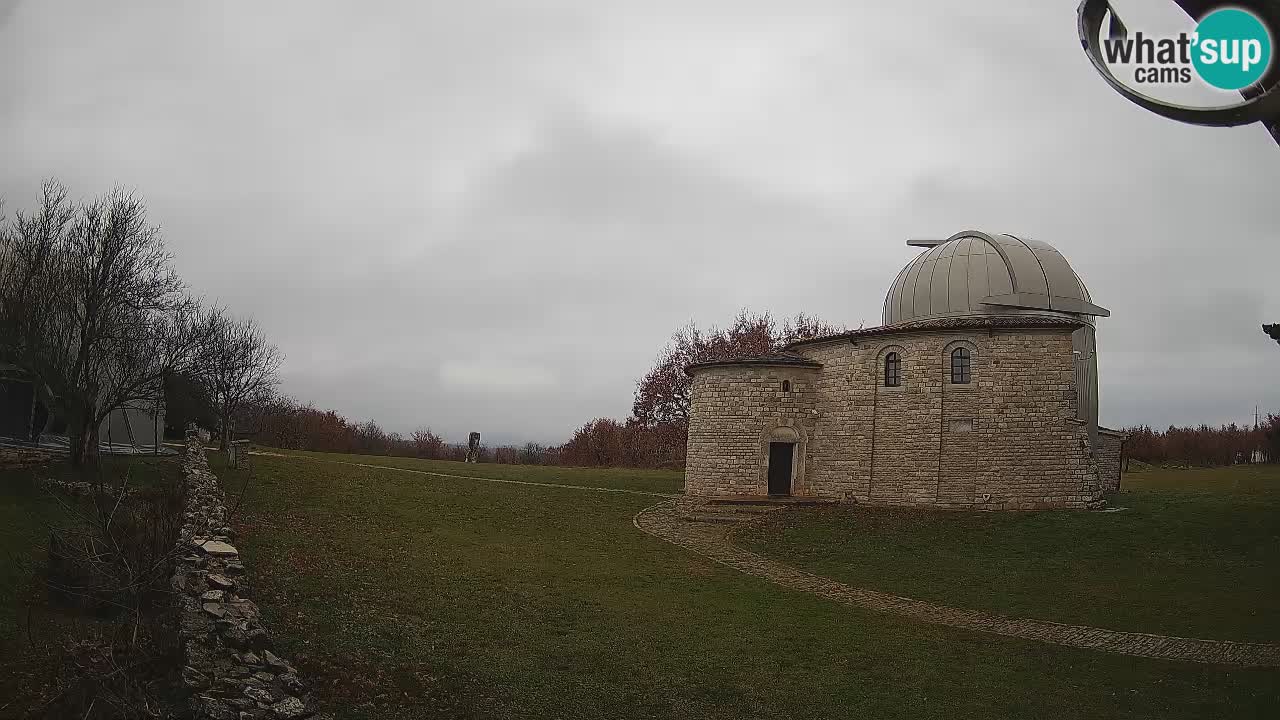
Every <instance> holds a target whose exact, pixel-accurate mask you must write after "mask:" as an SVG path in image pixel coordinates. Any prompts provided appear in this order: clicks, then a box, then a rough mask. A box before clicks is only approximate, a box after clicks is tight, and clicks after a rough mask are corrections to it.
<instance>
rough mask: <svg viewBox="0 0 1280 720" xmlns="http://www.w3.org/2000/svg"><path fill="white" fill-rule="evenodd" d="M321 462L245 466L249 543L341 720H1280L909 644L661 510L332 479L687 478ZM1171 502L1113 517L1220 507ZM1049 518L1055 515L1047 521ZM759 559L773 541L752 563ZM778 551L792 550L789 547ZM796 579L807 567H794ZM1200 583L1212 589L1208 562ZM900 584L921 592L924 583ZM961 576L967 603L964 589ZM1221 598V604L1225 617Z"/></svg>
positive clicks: (1203, 697) (1128, 662) (1002, 642)
mask: <svg viewBox="0 0 1280 720" xmlns="http://www.w3.org/2000/svg"><path fill="white" fill-rule="evenodd" d="M315 457H318V458H319V459H301V458H284V457H262V456H259V457H255V458H254V470H253V477H252V478H250V479H249V483H248V486H247V487H248V491H247V494H246V497H245V500H244V504H243V507H242V510H241V512H240V516H239V517H238V518H237V521H236V522H237V523H238V524H239V525H240V527H241V529H242V531H243V532H244V535H243V537H242V539H241V542H240V543H239V545H240V549H241V551H242V552H243V553H244V554H245V555H246V556H247V560H248V562H249V569H250V574H251V579H252V580H253V582H254V583H255V591H256V597H257V600H258V602H259V603H260V605H261V606H262V607H263V609H264V612H265V613H266V614H267V618H268V621H269V622H270V626H271V627H272V628H273V630H274V632H275V634H276V635H277V637H278V640H279V642H280V644H281V645H282V646H283V647H284V649H285V651H286V652H288V653H289V654H291V655H293V656H294V658H295V660H296V661H297V662H298V664H299V665H300V666H301V667H302V670H303V671H304V673H305V674H306V675H307V676H308V677H310V678H311V679H312V680H313V681H314V683H315V685H316V686H317V687H318V690H319V693H320V695H321V696H322V698H324V699H325V700H326V701H327V702H328V703H329V704H330V706H331V707H332V708H333V709H334V710H335V711H336V712H337V714H338V716H340V717H344V718H375V717H376V718H420V717H428V716H443V717H499V718H525V717H527V718H535V717H568V718H579V717H581V718H588V717H601V718H604V717H608V718H631V717H634V718H737V717H814V718H817V717H869V718H870V717H874V718H919V717H937V718H957V717H975V718H977V717H984V718H985V717H1044V716H1053V717H1081V718H1086V717H1087V718H1098V717H1116V718H1119V717H1125V718H1132V717H1139V718H1181V717H1219V718H1223V717H1275V716H1276V715H1277V713H1280V671H1276V670H1270V669H1252V670H1246V669H1238V668H1224V667H1213V666H1198V665H1192V664H1184V663H1174V662H1163V661H1150V660H1141V659H1135V658H1129V657H1121V656H1115V655H1109V654H1105V653H1099V652H1088V651H1077V650H1070V649H1066V648H1060V647H1056V646H1049V645H1043V644H1038V643H1031V642H1026V641H1020V640H1012V639H1005V638H1000V637H994V636H988V635H982V634H976V633H969V632H962V631H956V630H950V629H946V628H939V627H933V626H924V625H915V624H911V623H908V622H905V621H900V620H898V619H896V618H893V617H889V616H885V615H880V614H875V613H871V612H865V611H861V610H858V609H853V608H849V607H845V606H840V605H836V604H833V603H830V602H827V601H824V600H821V599H818V598H816V597H813V596H810V595H807V594H803V593H795V592H790V591H786V590H782V589H780V588H777V587H775V586H772V585H769V584H767V583H765V582H763V581H760V580H757V579H754V578H750V577H746V576H743V575H740V574H737V573H735V572H733V571H731V570H728V569H726V568H723V567H721V566H719V565H716V564H714V563H712V562H710V561H707V560H704V559H702V558H700V557H698V556H694V555H691V554H689V553H687V552H686V551H684V550H681V549H679V548H676V547H674V546H671V545H668V544H666V543H664V542H662V541H660V540H657V539H655V538H652V537H649V536H647V535H644V534H642V533H640V532H639V531H637V530H636V529H635V528H634V527H633V526H632V524H631V519H632V517H633V516H634V514H635V513H636V512H637V511H639V510H640V509H641V508H643V507H646V506H647V505H650V504H652V503H653V502H654V501H656V500H659V498H653V497H646V496H643V495H630V494H621V493H602V492H592V491H590V490H581V489H560V488H545V487H536V486H525V485H514V484H496V483H487V482H483V481H479V480H465V479H454V478H445V477H438V476H430V475H421V474H412V473H404V472H397V471H394V470H390V469H379V468H369V467H359V466H354V465H340V464H333V463H329V462H324V461H323V460H327V459H333V460H342V461H347V462H356V463H365V464H387V465H397V466H403V467H411V468H417V469H421V470H425V471H428V472H437V473H444V474H449V475H486V476H491V477H499V476H505V477H507V478H509V479H516V480H523V481H533V482H551V483H561V484H573V485H579V486H584V487H586V486H592V485H597V486H600V487H610V488H627V489H636V490H644V491H646V492H653V491H660V492H666V491H675V490H676V489H677V488H678V486H679V476H678V474H672V473H646V472H640V471H611V470H565V469H560V468H536V467H512V466H493V465H484V466H479V467H477V466H464V465H461V464H458V463H440V462H423V461H415V460H404V459H391V458H370V457H341V456H315ZM213 461H214V464H215V470H218V471H219V473H220V475H221V476H222V477H223V481H224V485H225V486H226V487H227V488H228V490H229V492H230V493H231V494H232V495H233V496H235V495H236V494H238V492H239V489H240V488H241V487H242V482H243V481H244V480H245V474H244V473H243V472H237V471H231V470H228V469H226V468H225V467H224V466H222V463H221V462H220V460H219V459H218V458H216V457H215V458H213ZM1205 481H1206V482H1207V483H1209V484H1212V483H1211V481H1209V480H1207V479H1206V480H1205ZM1144 482H1146V481H1144ZM1168 482H1169V483H1172V484H1173V485H1175V486H1179V487H1177V488H1173V489H1164V488H1160V487H1157V486H1158V485H1159V481H1158V479H1157V478H1154V477H1153V478H1152V479H1151V483H1152V484H1153V487H1152V488H1151V489H1150V490H1143V491H1141V492H1144V493H1145V492H1150V493H1153V494H1154V495H1153V499H1151V500H1149V501H1143V500H1142V498H1140V497H1139V491H1137V490H1135V491H1134V493H1131V494H1126V495H1125V496H1124V498H1123V500H1122V504H1128V505H1130V506H1131V507H1132V508H1133V509H1132V510H1130V511H1129V512H1131V513H1133V514H1131V515H1128V516H1127V517H1131V518H1135V517H1140V513H1145V512H1150V513H1154V514H1155V515H1156V517H1155V520H1154V521H1153V522H1154V524H1157V525H1158V524H1160V523H1161V522H1167V523H1168V524H1170V525H1177V524H1179V523H1182V522H1184V521H1185V520H1186V518H1188V517H1189V516H1192V515H1194V514H1195V513H1194V511H1192V510H1186V511H1185V512H1182V511H1180V514H1174V515H1170V516H1167V517H1165V518H1164V520H1161V518H1160V513H1162V512H1166V511H1168V510H1169V509H1170V508H1177V506H1178V505H1179V503H1190V504H1195V503H1197V502H1203V503H1205V504H1206V505H1207V507H1208V508H1209V509H1212V508H1213V507H1214V503H1215V502H1217V501H1216V500H1214V498H1215V492H1213V491H1208V490H1206V491H1205V492H1203V493H1201V492H1199V491H1190V490H1186V489H1184V488H1181V487H1180V486H1181V484H1182V483H1180V482H1179V481H1177V480H1169V481H1168ZM1266 482H1269V481H1263V483H1264V484H1265V483H1266ZM1164 493H1167V494H1169V496H1170V497H1168V498H1166V500H1165V501H1164V504H1162V503H1161V502H1158V501H1157V499H1155V498H1158V497H1160V496H1161V495H1162V494H1164ZM1197 498H1200V499H1199V500H1197ZM1140 501H1141V502H1145V503H1147V504H1146V505H1142V504H1141V503H1140ZM233 502H234V500H233ZM1140 507H1145V508H1147V509H1146V510H1140V509H1139V508H1140ZM1162 508H1163V509H1162ZM1046 515H1052V514H1041V515H1039V516H1046ZM1039 516H1032V515H1026V516H1022V517H1028V518H1030V517H1039ZM1099 517H1105V518H1116V517H1125V514H1124V513H1117V514H1115V515H1104V516H1099ZM791 520H794V521H796V522H794V523H789V524H788V525H787V527H788V528H792V529H790V530H785V531H781V530H780V536H781V537H784V538H786V539H788V541H789V540H790V539H791V538H793V537H798V536H796V535H794V532H798V531H799V530H800V529H801V528H802V526H803V525H804V524H803V523H801V522H799V519H798V517H796V518H792V519H791ZM832 521H833V518H825V517H822V518H817V519H815V521H814V522H815V526H816V527H822V526H823V525H824V524H825V523H830V522H832ZM922 527H923V526H921V525H919V524H916V525H912V526H906V530H905V531H906V532H909V533H911V532H917V531H919V530H920V529H921V528H922ZM814 532H816V531H814ZM963 536H964V531H963V530H959V529H958V530H956V532H955V533H953V534H951V535H950V536H949V537H950V538H951V540H953V541H955V542H956V543H960V542H962V541H963V539H964V538H963ZM768 538H769V535H768V533H767V531H762V533H761V534H760V535H757V536H753V539H751V542H767V541H768ZM1102 540H1105V538H1101V539H1098V540H1095V539H1092V538H1089V537H1084V538H1080V537H1077V538H1074V539H1073V543H1074V544H1075V545H1077V546H1081V545H1089V544H1090V543H1097V542H1101V541H1102ZM776 551H777V553H776V554H787V553H789V552H790V553H794V551H795V548H794V545H792V544H785V543H784V544H779V545H778V547H777V548H776ZM933 551H934V552H936V553H938V554H939V556H945V555H947V554H948V553H950V554H953V555H954V554H956V553H957V552H958V551H957V549H956V548H954V547H938V548H934V550H933ZM770 552H771V554H775V553H774V550H773V549H771V550H770ZM1099 552H1101V551H1099ZM797 562H802V563H807V562H816V561H815V560H814V559H813V558H809V557H800V556H797ZM1186 562H1187V564H1188V565H1189V566H1194V565H1198V564H1202V563H1205V562H1208V564H1209V565H1213V562H1212V561H1207V560H1206V558H1205V556H1203V555H1196V556H1192V557H1189V558H1188V559H1187V560H1186ZM1026 564H1029V563H1024V565H1026ZM1018 566H1019V564H1018V563H1017V562H1013V561H1010V563H1008V567H1009V568H1011V569H1012V568H1016V567H1018ZM832 567H833V571H834V570H838V569H839V568H838V567H836V566H834V565H833V566H832ZM899 568H900V570H901V571H902V573H903V574H909V573H911V572H913V566H912V564H911V563H906V562H904V563H900V564H899ZM959 572H960V573H961V574H960V575H958V576H957V577H959V578H961V582H964V580H963V578H964V577H965V576H964V575H963V573H964V572H966V571H964V570H963V568H962V569H961V570H960V571H959ZM1230 574H1231V571H1225V572H1223V573H1222V576H1230ZM1093 582H1094V583H1095V584H1096V585H1097V586H1099V587H1103V586H1106V585H1107V584H1108V583H1113V582H1114V583H1121V584H1123V583H1125V582H1127V581H1126V580H1125V579H1124V578H1106V577H1098V578H1095V579H1094V580H1093ZM1136 587H1144V586H1136ZM1148 589H1150V588H1148ZM988 592H989V594H990V595H991V596H997V595H999V594H1000V592H1001V591H1000V589H999V588H998V587H997V588H995V589H991V590H989V591H988ZM1151 592H1153V593H1155V594H1156V595H1158V593H1159V592H1160V591H1158V590H1151ZM1242 592H1243V593H1244V594H1245V595H1246V596H1247V597H1248V598H1257V597H1259V596H1260V595H1261V596H1265V597H1269V598H1270V600H1271V604H1272V605H1274V601H1275V600H1276V599H1277V598H1276V595H1275V589H1274V588H1272V590H1271V592H1270V594H1268V593H1266V592H1262V591H1259V590H1257V588H1252V589H1244V590H1242ZM1115 595H1123V592H1120V591H1115V592H1113V593H1112V596H1115ZM1229 595H1232V592H1231V591H1230V590H1221V589H1220V590H1218V591H1217V595H1216V596H1215V597H1218V598H1223V597H1227V596H1229ZM981 597H982V596H981V595H971V596H970V599H971V600H975V601H976V600H977V599H980V598H981ZM961 599H964V598H961ZM1149 600H1150V601H1151V604H1152V605H1153V606H1155V607H1160V606H1161V605H1162V603H1164V600H1163V599H1162V598H1160V597H1157V596H1153V597H1151V598H1149ZM1240 602H1241V603H1246V601H1240ZM1247 602H1252V601H1251V600H1248V601H1247ZM1137 604H1138V605H1140V603H1137ZM1042 606H1043V607H1049V605H1044V604H1042ZM1065 607H1066V604H1065V603H1064V604H1063V606H1062V608H1065ZM1062 608H1060V609H1062ZM1063 611H1064V612H1065V610H1063ZM1168 614H1169V613H1167V612H1165V611H1164V610H1154V611H1153V614H1152V615H1151V616H1150V617H1146V618H1143V617H1141V613H1140V612H1138V611H1136V610H1135V611H1134V614H1132V615H1131V617H1128V618H1127V619H1126V622H1128V621H1130V620H1132V621H1133V622H1135V623H1139V621H1141V623H1140V624H1147V625H1159V624H1161V623H1162V622H1163V620H1164V618H1166V617H1167V616H1168ZM1110 624H1111V625H1115V623H1110ZM1241 627H1253V626H1252V625H1250V624H1248V623H1245V624H1242V625H1241ZM1257 627H1264V626H1263V625H1259V626H1257ZM1122 629H1132V628H1122ZM1164 629H1176V628H1164ZM1255 629H1257V628H1256V627H1255ZM1258 632H1260V633H1262V634H1263V635H1266V634H1267V632H1269V631H1265V630H1258Z"/></svg>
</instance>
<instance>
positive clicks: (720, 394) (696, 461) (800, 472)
mask: <svg viewBox="0 0 1280 720" xmlns="http://www.w3.org/2000/svg"><path fill="white" fill-rule="evenodd" d="M816 370H817V369H816V368H806V367H788V366H753V365H746V366H725V367H712V368H706V369H705V370H702V371H700V372H698V373H696V374H695V375H694V377H693V394H692V402H691V408H690V414H689V444H688V448H687V451H688V456H687V460H686V470H685V488H686V491H687V492H688V494H690V495H696V496H711V495H764V494H765V493H767V492H768V477H767V474H766V473H767V471H768V452H769V437H770V436H771V434H772V433H773V432H774V431H775V430H778V429H779V428H786V429H787V430H789V431H794V432H795V434H796V435H797V436H798V437H799V438H800V442H799V443H797V448H796V451H795V452H796V459H795V468H796V472H795V476H794V478H793V482H792V494H794V495H808V494H811V492H812V491H811V489H810V488H809V487H808V486H807V485H806V484H805V477H806V475H807V472H806V468H805V464H806V452H805V450H806V449H807V446H808V442H809V436H810V433H811V431H812V428H813V426H814V420H815V417H816V412H815V410H814V401H815V397H816V394H815V388H814V381H815V380H816V378H817V375H818V373H817V372H816ZM784 381H785V382H787V383H788V384H789V389H788V390H785V391H784V390H783V382H784ZM784 432H785V431H784Z"/></svg>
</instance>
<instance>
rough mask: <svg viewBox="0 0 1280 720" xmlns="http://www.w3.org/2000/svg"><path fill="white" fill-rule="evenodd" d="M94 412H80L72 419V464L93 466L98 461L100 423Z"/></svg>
mask: <svg viewBox="0 0 1280 720" xmlns="http://www.w3.org/2000/svg"><path fill="white" fill-rule="evenodd" d="M93 415H94V414H93V413H92V412H78V413H76V415H75V417H74V418H71V419H70V423H69V424H68V428H69V430H70V433H69V438H68V439H69V440H70V441H71V447H70V453H71V466H72V467H83V466H85V465H89V466H93V465H96V464H97V462H98V423H96V422H95V421H94V419H93Z"/></svg>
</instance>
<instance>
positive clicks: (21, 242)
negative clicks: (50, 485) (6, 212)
mask: <svg viewBox="0 0 1280 720" xmlns="http://www.w3.org/2000/svg"><path fill="white" fill-rule="evenodd" d="M0 246H2V247H0V266H3V268H4V270H3V271H0V272H3V274H2V275H0V298H2V299H0V320H2V321H3V323H4V330H5V335H6V341H5V345H4V352H5V354H6V355H7V357H8V359H9V360H10V362H13V363H15V364H16V365H18V366H19V367H21V368H23V369H24V370H26V371H28V372H29V373H31V374H32V375H33V376H34V377H35V378H36V379H37V380H38V382H37V383H36V384H37V388H38V391H40V392H42V393H45V392H47V393H48V394H49V395H50V396H51V397H50V399H51V400H56V402H57V404H58V405H59V406H60V407H61V409H62V410H63V413H64V414H65V416H66V418H67V425H68V433H69V435H70V438H71V461H72V464H74V465H80V464H83V463H84V462H85V461H86V460H88V461H93V460H95V459H96V456H97V449H98V428H99V426H100V425H101V424H102V421H103V420H104V419H105V418H106V417H107V415H109V414H110V413H111V412H112V411H113V410H116V409H118V408H121V407H126V406H135V407H136V406H139V404H142V403H145V404H146V407H148V408H151V407H152V406H153V405H154V404H158V402H159V398H160V397H161V396H162V394H163V393H162V386H163V382H164V378H165V377H166V376H167V375H169V374H170V373H173V372H183V371H189V370H190V369H191V368H192V367H194V365H195V363H196V361H197V359H198V357H199V353H198V350H199V349H200V348H201V347H203V346H204V345H205V344H206V343H207V340H208V337H209V333H210V331H211V328H212V325H211V323H210V322H209V317H208V314H207V313H206V312H204V311H203V310H201V308H200V306H199V304H198V303H197V302H196V301H195V300H193V299H192V298H191V297H189V296H188V295H187V293H186V287H185V285H184V284H183V283H182V280H181V279H180V278H179V277H178V274H177V272H176V271H175V270H174V269H173V265H172V259H171V256H170V255H169V253H168V252H167V251H166V250H165V246H164V240H163V238H162V237H161V235H160V230H159V228H157V227H155V226H153V225H149V224H148V223H147V220H146V208H145V206H144V204H143V202H142V200H141V199H140V198H138V197H136V196H135V195H133V194H132V193H128V192H126V191H124V190H121V189H118V188H117V189H115V190H112V191H111V192H110V193H108V194H107V195H106V196H104V197H101V198H97V199H94V200H92V201H89V202H86V203H81V204H73V203H71V202H70V201H69V200H68V199H67V191H66V189H65V188H63V187H62V186H61V185H59V184H57V183H56V182H52V181H49V182H46V183H45V184H44V187H43V192H42V196H41V205H40V208H39V209H38V210H37V211H36V212H35V213H33V214H31V215H24V214H21V213H19V214H18V215H17V217H16V219H15V221H14V222H13V223H12V224H11V225H8V226H6V227H5V229H4V231H3V232H2V233H0Z"/></svg>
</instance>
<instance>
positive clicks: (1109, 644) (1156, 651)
mask: <svg viewBox="0 0 1280 720" xmlns="http://www.w3.org/2000/svg"><path fill="white" fill-rule="evenodd" d="M634 523H635V526H636V527H637V528H639V529H640V530H642V531H644V532H646V533H648V534H650V535H653V536H654V537H658V538H661V539H663V540H666V541H667V542H670V543H673V544H675V545H679V546H680V547H683V548H685V549H687V550H691V551H693V552H695V553H698V554H699V555H703V556H705V557H707V558H710V559H712V560H714V561H716V562H718V563H720V564H722V565H727V566H728V567H731V568H733V569H734V570H737V571H739V572H743V573H746V574H748V575H754V576H755V577H759V578H762V579H765V580H768V581H769V582H772V583H774V584H775V585H780V586H782V587H785V588H788V589H791V590H801V591H804V592H810V593H813V594H815V595H818V596H819V597H823V598H827V599H828V600H834V601H835V602H839V603H843V604H845V605H856V606H858V607H863V608H867V609H870V610H877V611H880V612H887V613H893V614H894V615H900V616H902V617H906V618H910V619H912V620H918V621H920V622H928V623H935V624H938V625H946V626H950V627H955V628H963V629H965V630H977V631H980V632H989V633H995V634H997V635H1004V636H1007V637H1014V638H1022V639H1025V640H1039V641H1041V642H1047V643H1054V644H1057V645H1065V646H1068V647H1075V648H1085V649H1089V650H1102V651H1104V652H1113V653H1121V654H1124V655H1136V656H1138V657H1148V658H1159V659H1162V660H1183V661H1187V662H1197V663H1210V664H1223V665H1241V666H1267V667H1275V666H1280V645H1273V644H1268V643H1247V642H1233V641H1230V640H1200V639H1195V638H1183V637H1171V636H1166V635H1152V634H1149V633H1137V632H1123V631H1119V630H1104V629H1102V628H1096V627H1088V626H1085V625H1067V624H1063V623H1056V622H1049V621H1046V620H1027V619H1022V618H1011V617H1005V616H1003V615H997V614H994V613H988V612H982V611H980V610H964V609H961V608H953V607H948V606H946V605H938V604H935V603H931V602H925V601H923V600H913V599H911V598H905V597H899V596H897V595H891V594H889V593H883V592H878V591H875V590H864V589H862V588H856V587H850V586H849V585H845V584H844V583H840V582H836V581H835V580H831V579H829V578H825V577H822V576H819V575H814V574H813V573H809V572H805V571H804V570H800V569H798V568H795V567H792V566H790V565H787V564H786V563H782V562H778V561H777V560H770V559H769V558H766V557H764V556H762V555H758V554H756V553H753V552H750V551H748V550H744V549H742V548H739V547H737V546H735V545H734V544H733V543H732V541H731V538H730V534H731V531H732V529H733V527H734V526H735V525H734V524H732V523H704V522H691V521H689V520H686V519H685V518H684V516H683V514H682V513H681V512H680V510H679V509H678V508H677V506H676V501H667V502H662V503H659V504H657V505H653V506H651V507H648V508H646V509H644V510H641V511H640V512H639V514H637V515H636V516H635V519H634Z"/></svg>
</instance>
